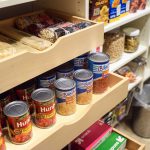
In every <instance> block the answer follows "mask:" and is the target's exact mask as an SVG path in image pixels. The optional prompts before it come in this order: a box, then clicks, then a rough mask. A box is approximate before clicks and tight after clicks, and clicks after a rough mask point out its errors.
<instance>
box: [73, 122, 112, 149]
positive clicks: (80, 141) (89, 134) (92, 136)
mask: <svg viewBox="0 0 150 150" xmlns="http://www.w3.org/2000/svg"><path fill="white" fill-rule="evenodd" d="M111 131H112V127H110V126H109V125H107V124H105V123H103V122H102V121H101V120H98V121H97V122H95V123H94V124H93V125H92V126H90V127H89V128H88V129H87V130H85V131H84V132H83V133H81V134H80V135H79V136H78V137H77V138H75V140H73V141H72V142H71V150H77V149H82V150H88V149H93V148H94V147H96V146H97V145H99V144H101V143H102V142H103V141H104V140H105V139H106V138H107V137H108V136H109V135H110V134H111Z"/></svg>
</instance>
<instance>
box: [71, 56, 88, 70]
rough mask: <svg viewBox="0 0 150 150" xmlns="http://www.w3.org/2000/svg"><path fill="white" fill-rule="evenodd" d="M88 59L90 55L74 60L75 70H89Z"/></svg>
mask: <svg viewBox="0 0 150 150" xmlns="http://www.w3.org/2000/svg"><path fill="white" fill-rule="evenodd" d="M87 57H88V53H86V54H83V55H81V56H79V57H76V58H74V60H73V63H74V70H78V69H87V68H88V62H87Z"/></svg>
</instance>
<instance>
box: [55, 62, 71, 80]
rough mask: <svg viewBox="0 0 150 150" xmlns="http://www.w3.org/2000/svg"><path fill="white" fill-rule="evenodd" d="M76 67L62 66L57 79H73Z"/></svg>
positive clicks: (69, 64)
mask: <svg viewBox="0 0 150 150" xmlns="http://www.w3.org/2000/svg"><path fill="white" fill-rule="evenodd" d="M73 73H74V67H73V65H72V64H71V63H66V64H64V65H62V66H60V67H59V68H58V70H57V79H59V78H70V79H73Z"/></svg>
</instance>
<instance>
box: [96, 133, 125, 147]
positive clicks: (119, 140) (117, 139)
mask: <svg viewBox="0 0 150 150" xmlns="http://www.w3.org/2000/svg"><path fill="white" fill-rule="evenodd" d="M126 143H127V139H126V138H125V137H123V136H122V135H120V134H118V133H116V132H112V133H111V135H110V136H109V137H108V138H107V139H106V140H105V141H104V142H103V143H102V144H100V145H99V146H98V147H97V148H96V149H94V150H124V149H125V147H126Z"/></svg>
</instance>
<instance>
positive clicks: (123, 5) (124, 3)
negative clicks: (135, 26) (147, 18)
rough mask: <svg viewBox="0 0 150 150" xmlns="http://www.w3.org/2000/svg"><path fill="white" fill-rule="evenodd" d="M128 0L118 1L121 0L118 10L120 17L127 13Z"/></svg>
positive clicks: (128, 7)
mask: <svg viewBox="0 0 150 150" xmlns="http://www.w3.org/2000/svg"><path fill="white" fill-rule="evenodd" d="M130 1H131V0H120V2H121V11H120V14H121V17H123V16H125V15H127V14H128V13H129V9H130Z"/></svg>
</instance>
